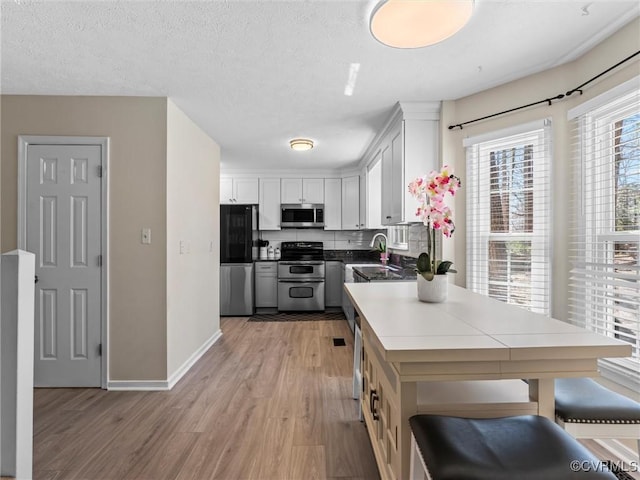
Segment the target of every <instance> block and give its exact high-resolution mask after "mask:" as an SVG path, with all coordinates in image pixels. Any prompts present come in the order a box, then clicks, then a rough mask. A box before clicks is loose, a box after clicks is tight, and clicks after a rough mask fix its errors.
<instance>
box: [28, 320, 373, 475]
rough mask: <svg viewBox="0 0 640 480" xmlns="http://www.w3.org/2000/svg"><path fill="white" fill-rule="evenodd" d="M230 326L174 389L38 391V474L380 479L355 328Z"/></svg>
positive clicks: (330, 324)
mask: <svg viewBox="0 0 640 480" xmlns="http://www.w3.org/2000/svg"><path fill="white" fill-rule="evenodd" d="M221 323H222V324H221V326H222V331H223V334H224V335H223V337H222V338H221V339H220V340H218V342H217V343H216V344H215V345H214V346H213V347H211V349H209V351H208V352H207V353H206V354H205V355H204V356H203V358H202V359H201V360H200V361H199V362H198V363H197V364H196V365H195V366H194V367H193V368H192V369H191V370H190V371H189V372H188V374H187V375H185V377H184V378H183V379H182V380H181V381H180V382H179V383H178V385H176V386H175V387H174V389H173V390H172V391H170V392H106V391H103V390H99V389H37V390H36V392H35V403H34V410H35V412H34V417H35V418H34V435H35V436H34V477H35V478H36V479H48V480H53V479H89V480H98V479H102V480H107V479H114V480H116V479H117V480H124V479H132V480H133V479H148V480H162V479H176V480H206V479H225V480H241V479H251V480H253V479H256V480H258V479H260V480H269V479H274V480H280V479H296V480H297V479H300V480H302V479H304V480H309V479H332V478H336V479H337V478H340V479H343V480H346V479H366V480H372V479H377V478H379V476H378V472H377V469H376V466H375V460H374V457H373V453H372V451H371V446H370V444H369V440H368V437H367V432H366V430H365V427H364V424H362V423H360V422H359V421H358V419H357V409H356V408H357V406H356V401H355V400H353V399H352V398H351V372H352V361H353V335H352V334H351V332H350V331H349V329H348V327H347V324H346V321H320V322H268V323H255V322H247V321H246V319H244V318H224V319H222V322H221ZM333 337H342V338H344V339H345V340H346V341H347V346H342V347H334V346H333V341H332V339H333Z"/></svg>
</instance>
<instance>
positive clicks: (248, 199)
mask: <svg viewBox="0 0 640 480" xmlns="http://www.w3.org/2000/svg"><path fill="white" fill-rule="evenodd" d="M233 198H234V199H235V202H234V203H252V204H256V203H258V202H259V195H258V179H257V178H234V179H233Z"/></svg>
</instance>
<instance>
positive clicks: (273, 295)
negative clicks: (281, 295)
mask: <svg viewBox="0 0 640 480" xmlns="http://www.w3.org/2000/svg"><path fill="white" fill-rule="evenodd" d="M277 266H278V265H277V263H276V262H255V272H256V308H275V307H277V306H278V279H277Z"/></svg>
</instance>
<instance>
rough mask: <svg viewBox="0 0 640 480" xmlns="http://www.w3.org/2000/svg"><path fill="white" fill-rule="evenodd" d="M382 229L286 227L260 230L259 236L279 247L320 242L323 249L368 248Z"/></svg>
mask: <svg viewBox="0 0 640 480" xmlns="http://www.w3.org/2000/svg"><path fill="white" fill-rule="evenodd" d="M378 232H384V230H336V231H331V230H316V229H312V228H309V229H304V228H297V229H287V230H277V231H273V230H270V231H261V232H260V238H261V239H262V240H269V245H273V247H277V248H279V247H280V243H281V242H295V241H307V242H322V243H323V245H324V249H325V250H369V249H370V248H371V247H369V243H370V242H371V239H372V238H373V236H374V235H375V234H376V233H378Z"/></svg>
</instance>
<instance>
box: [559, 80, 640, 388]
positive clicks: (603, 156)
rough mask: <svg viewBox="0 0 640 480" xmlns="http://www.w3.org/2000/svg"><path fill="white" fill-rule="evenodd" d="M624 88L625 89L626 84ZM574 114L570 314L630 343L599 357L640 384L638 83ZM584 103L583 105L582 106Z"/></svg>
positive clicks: (623, 379)
mask: <svg viewBox="0 0 640 480" xmlns="http://www.w3.org/2000/svg"><path fill="white" fill-rule="evenodd" d="M627 90H629V89H627ZM609 97H610V95H609V96H608V97H607V98H608V99H607V101H606V103H605V104H603V105H599V106H597V107H594V108H592V109H591V110H589V111H586V112H584V111H583V112H580V113H578V114H577V117H576V118H574V119H572V127H573V135H572V139H573V157H574V168H575V173H574V175H573V179H574V182H575V185H574V186H573V191H574V192H575V196H574V199H573V205H572V207H573V209H574V215H572V217H573V219H574V221H573V225H572V226H571V232H572V233H571V240H572V241H571V252H570V261H571V276H570V292H571V294H570V304H569V318H570V321H571V322H572V323H575V324H578V325H581V326H584V327H586V328H588V329H591V330H593V331H595V332H598V333H600V334H602V335H606V336H609V337H613V338H618V339H620V340H622V341H625V342H628V343H630V344H631V345H632V346H633V356H632V357H631V358H618V359H608V360H606V361H604V362H602V366H603V367H604V370H605V372H603V373H607V372H608V373H609V374H610V375H609V376H614V377H615V379H616V380H618V381H621V382H622V383H624V384H626V385H627V386H629V387H631V388H634V389H636V390H637V389H638V386H639V385H640V353H639V352H640V259H639V255H638V247H639V245H640V89H639V88H638V82H636V83H635V87H633V88H631V89H630V91H628V92H626V93H624V94H620V95H619V96H618V97H617V98H615V99H611V98H609ZM583 110H584V109H583Z"/></svg>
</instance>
